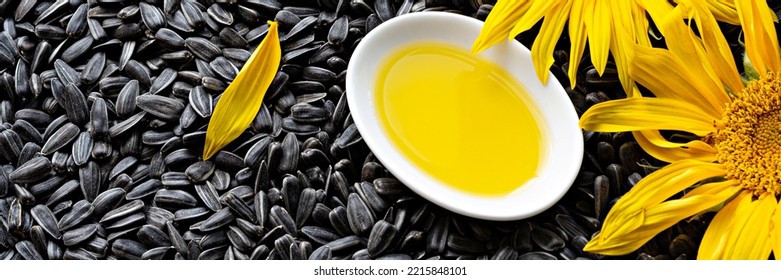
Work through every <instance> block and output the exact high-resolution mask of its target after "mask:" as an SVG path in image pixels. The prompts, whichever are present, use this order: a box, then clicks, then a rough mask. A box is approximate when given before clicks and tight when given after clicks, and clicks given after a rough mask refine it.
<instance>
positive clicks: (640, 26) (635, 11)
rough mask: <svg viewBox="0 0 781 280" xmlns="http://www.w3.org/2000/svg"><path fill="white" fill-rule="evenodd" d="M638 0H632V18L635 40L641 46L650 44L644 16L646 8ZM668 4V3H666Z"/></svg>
mask: <svg viewBox="0 0 781 280" xmlns="http://www.w3.org/2000/svg"><path fill="white" fill-rule="evenodd" d="M639 2H640V1H634V2H633V3H632V4H631V5H632V18H633V19H634V20H633V23H634V24H633V28H634V35H635V41H637V44H639V45H641V46H651V38H650V37H649V35H648V27H649V23H648V18H647V17H646V10H645V8H643V6H642V5H641V4H640V3H639ZM668 5H669V4H668Z"/></svg>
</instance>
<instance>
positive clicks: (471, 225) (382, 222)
mask: <svg viewBox="0 0 781 280" xmlns="http://www.w3.org/2000/svg"><path fill="white" fill-rule="evenodd" d="M494 2H495V1H489V0H403V1H402V0H350V1H348V0H285V1H282V0H140V1H139V0H18V1H11V0H0V21H2V28H1V29H0V30H1V31H2V32H0V166H2V167H1V168H0V259H578V258H591V259H600V258H603V256H598V255H594V254H590V253H587V252H585V253H584V252H583V251H582V249H583V247H584V246H585V244H586V243H587V242H588V240H590V239H591V237H592V235H593V234H594V233H595V232H596V231H597V230H598V229H599V228H600V226H601V221H602V220H603V219H604V217H605V214H606V213H607V211H608V210H609V208H610V206H611V205H612V204H613V203H615V201H616V199H617V198H618V197H619V196H620V195H621V194H623V193H625V192H626V191H627V190H628V189H629V188H630V187H631V186H633V185H634V184H635V183H637V181H638V180H640V179H641V178H642V177H643V176H644V175H646V174H648V173H649V172H650V171H652V170H650V168H649V167H648V166H653V165H654V164H659V163H657V162H653V161H651V160H652V159H651V158H650V157H648V156H647V155H646V154H644V153H643V151H642V150H641V149H640V148H639V146H638V145H637V143H636V142H634V141H633V140H632V138H631V135H629V134H604V133H585V134H584V140H585V141H586V147H587V151H586V154H585V155H584V163H583V168H582V171H581V172H580V174H579V175H578V177H577V180H576V182H575V184H574V185H573V186H572V188H571V190H570V191H569V193H568V194H567V195H566V196H565V198H564V199H562V200H561V201H560V202H559V203H558V204H557V205H556V206H554V207H552V208H551V209H549V210H548V211H546V212H544V213H542V214H540V215H538V216H536V217H534V218H530V219H526V220H522V221H513V222H491V221H483V220H477V219H473V218H468V217H464V216H460V215H457V214H454V213H451V212H449V211H446V210H444V209H441V208H440V207H438V206H436V205H434V204H431V203H429V202H427V201H426V200H424V199H422V198H421V197H419V196H418V195H416V194H415V193H413V192H411V191H410V190H409V189H408V188H407V187H405V186H404V185H403V184H401V183H400V182H399V181H398V180H396V179H395V178H394V177H393V175H392V174H390V173H389V172H388V171H387V170H386V169H385V168H384V167H383V165H382V164H381V163H380V162H378V160H377V159H376V158H375V157H374V156H373V155H372V153H371V151H370V150H369V149H368V148H367V147H366V145H365V144H364V143H363V141H362V138H361V135H360V134H359V133H358V131H357V129H356V127H355V125H354V124H353V120H352V118H351V116H350V112H349V110H348V107H347V104H346V102H347V101H346V98H345V91H344V79H345V69H346V67H347V64H348V60H349V58H350V55H351V53H352V50H353V49H354V48H355V47H356V45H357V44H358V43H360V41H361V38H362V37H363V36H364V35H365V34H367V33H368V32H371V30H372V29H373V28H375V27H377V26H378V25H380V24H382V23H383V22H384V21H387V20H389V19H391V18H393V17H396V16H400V15H404V14H406V13H413V12H427V11H444V12H452V13H459V14H463V15H466V16H471V17H476V18H478V19H481V20H484V19H485V18H486V16H487V15H488V13H489V12H490V10H491V9H492V7H493V6H492V5H493V4H494ZM267 20H276V21H277V22H278V23H279V27H280V39H281V43H282V49H283V56H282V62H281V67H280V70H279V72H278V73H277V74H276V77H275V78H274V81H273V83H272V84H271V86H270V88H269V89H268V91H267V93H266V95H265V100H264V105H263V106H262V108H261V109H260V111H259V113H258V114H257V117H256V118H255V120H254V122H253V123H252V125H251V127H250V128H248V129H247V131H246V132H245V133H244V134H243V135H242V136H240V137H239V138H238V139H236V140H235V141H234V142H233V143H232V144H231V145H229V146H228V147H226V148H224V149H223V150H222V151H221V152H219V153H218V154H217V155H216V156H215V157H214V158H213V159H211V160H209V161H203V160H201V159H200V155H201V153H202V147H203V141H204V136H205V130H206V125H207V124H208V121H209V117H210V116H211V114H212V111H213V108H214V105H215V104H216V101H217V99H218V98H219V97H220V94H221V92H222V91H223V90H224V89H225V88H226V86H227V85H228V84H230V82H231V81H232V79H233V78H234V77H235V76H236V74H237V73H238V71H239V69H241V67H242V65H243V64H244V62H245V61H246V60H247V59H248V57H249V56H250V54H251V52H252V50H254V48H255V47H256V46H257V44H258V43H259V42H260V41H261V40H262V39H263V38H264V36H265V35H266V33H267V31H268V24H266V21H267ZM533 33H534V31H532V32H529V33H528V34H524V35H522V36H519V38H518V39H519V40H520V41H521V42H523V43H524V44H526V45H527V46H530V44H531V41H532V39H533ZM565 40H566V38H563V39H562V41H563V42H564V41H565ZM556 58H557V63H556V64H555V66H554V69H553V71H554V73H555V74H556V75H558V76H559V80H560V81H567V79H565V78H564V77H563V76H562V75H563V72H561V69H566V65H565V64H563V63H565V62H566V60H567V53H566V51H565V48H562V49H561V50H560V51H558V52H557V53H556ZM582 65H583V66H582V67H583V69H581V70H582V71H581V75H582V78H581V79H579V81H580V82H579V84H578V85H576V86H575V87H569V86H568V85H566V86H567V87H568V88H571V89H570V90H569V91H568V93H569V95H570V98H571V99H572V102H573V104H574V106H575V107H576V108H577V110H578V112H579V113H582V112H583V111H584V110H585V109H587V108H588V107H589V106H591V105H593V104H595V103H598V102H602V101H605V100H608V99H613V98H621V97H623V96H624V95H623V93H622V92H621V89H620V86H619V84H618V80H617V78H616V75H615V68H614V67H613V66H610V67H608V70H607V71H606V72H608V74H606V76H604V77H601V78H600V77H597V76H596V75H595V74H596V72H595V71H594V69H593V67H590V66H588V65H589V64H588V63H587V62H584V63H583V64H582ZM443 141H445V140H443ZM474 145H475V148H479V147H480V145H495V144H489V143H485V142H484V140H480V139H476V141H475V143H474ZM649 161H651V162H649ZM495 176H503V174H496V175H495ZM706 222H707V221H706V219H705V218H702V219H695V220H692V221H687V222H683V223H681V224H679V225H677V226H676V227H675V228H673V229H671V230H668V231H665V232H664V233H663V234H660V236H658V237H657V238H655V239H653V240H652V241H651V242H649V245H646V246H645V247H643V248H642V249H641V250H639V251H638V252H636V253H633V254H630V255H627V256H623V257H621V258H643V259H645V258H668V259H669V258H692V257H694V256H695V254H696V249H697V248H696V246H697V245H696V244H697V241H698V240H699V238H701V235H702V225H703V224H705V223H706Z"/></svg>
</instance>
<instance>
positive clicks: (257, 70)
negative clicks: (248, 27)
mask: <svg viewBox="0 0 781 280" xmlns="http://www.w3.org/2000/svg"><path fill="white" fill-rule="evenodd" d="M268 24H269V29H268V33H267V35H266V37H265V38H264V39H263V41H261V42H260V45H258V47H257V48H256V49H255V51H254V52H253V53H252V55H250V57H249V59H248V60H247V62H246V63H245V64H244V66H243V67H242V68H241V71H239V74H238V75H236V78H235V79H233V82H231V84H230V85H229V86H228V88H227V89H225V91H224V92H223V93H222V96H221V97H220V100H219V101H217V105H216V106H215V107H214V113H212V116H211V119H210V120H209V126H208V128H207V129H206V143H205V144H204V149H203V159H204V160H207V159H209V158H210V157H212V156H213V155H214V154H215V153H217V151H219V150H220V149H222V148H223V147H225V145H228V143H230V142H231V141H233V140H234V139H236V137H238V136H239V135H241V133H242V132H243V131H244V130H246V129H247V127H248V126H249V125H250V123H252V120H253V119H254V118H255V115H257V113H258V109H260V104H261V103H262V102H263V96H264V95H265V94H266V89H267V88H268V86H269V85H270V84H271V80H273V79H274V76H275V75H276V73H277V68H279V62H280V58H281V56H282V50H281V48H280V45H279V34H278V33H277V23H276V22H273V21H269V23H268Z"/></svg>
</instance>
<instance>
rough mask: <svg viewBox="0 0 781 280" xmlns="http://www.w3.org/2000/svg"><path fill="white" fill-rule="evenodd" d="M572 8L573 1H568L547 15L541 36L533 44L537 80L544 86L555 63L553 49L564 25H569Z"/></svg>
mask: <svg viewBox="0 0 781 280" xmlns="http://www.w3.org/2000/svg"><path fill="white" fill-rule="evenodd" d="M571 7H572V1H567V2H564V3H562V4H561V5H559V6H556V7H555V9H553V10H552V11H551V13H549V14H548V15H546V16H545V20H543V21H542V27H540V34H538V35H537V38H535V39H534V43H533V44H532V49H531V55H532V62H533V63H534V69H535V70H536V71H535V72H536V73H537V78H539V79H540V81H542V83H543V84H545V83H547V82H548V76H549V75H550V71H549V69H550V67H551V65H553V61H554V59H553V49H554V48H555V47H556V42H558V40H559V36H560V35H561V32H562V31H563V30H564V25H565V24H566V23H567V18H568V16H569V11H570V8H571Z"/></svg>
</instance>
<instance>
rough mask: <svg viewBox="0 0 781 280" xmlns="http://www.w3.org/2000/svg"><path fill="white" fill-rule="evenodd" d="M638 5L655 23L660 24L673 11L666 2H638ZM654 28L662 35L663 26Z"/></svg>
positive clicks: (645, 0) (658, 0) (662, 0)
mask: <svg viewBox="0 0 781 280" xmlns="http://www.w3.org/2000/svg"><path fill="white" fill-rule="evenodd" d="M638 3H639V4H640V6H642V7H643V8H644V9H645V10H646V11H647V12H648V15H650V16H651V19H652V20H653V22H655V23H661V22H662V21H663V20H664V18H665V16H666V15H667V14H669V13H670V12H671V11H672V10H673V6H672V5H670V2H668V1H667V0H638ZM656 28H657V29H659V31H660V32H662V34H664V26H662V25H661V24H657V25H656ZM646 46H648V45H646Z"/></svg>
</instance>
